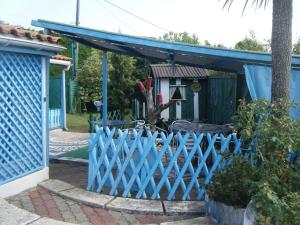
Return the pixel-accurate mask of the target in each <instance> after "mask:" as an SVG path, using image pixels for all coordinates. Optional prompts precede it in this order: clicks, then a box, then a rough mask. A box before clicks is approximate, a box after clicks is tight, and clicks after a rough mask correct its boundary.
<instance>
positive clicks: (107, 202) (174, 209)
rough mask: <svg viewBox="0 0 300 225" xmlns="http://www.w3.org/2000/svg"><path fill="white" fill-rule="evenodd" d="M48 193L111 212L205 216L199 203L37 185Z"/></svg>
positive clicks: (58, 183) (51, 183)
mask: <svg viewBox="0 0 300 225" xmlns="http://www.w3.org/2000/svg"><path fill="white" fill-rule="evenodd" d="M39 186H41V187H43V188H45V189H47V190H48V191H49V192H52V193H54V194H57V195H59V196H61V197H64V198H68V199H71V200H73V201H76V202H80V203H83V204H85V205H90V206H93V207H99V208H104V209H110V210H113V211H119V212H127V213H137V214H146V215H147V214H148V215H168V216H171V215H199V216H203V215H204V214H205V206H204V205H205V203H204V202H199V201H158V200H145V199H131V198H122V197H115V196H110V195H105V194H100V193H95V192H89V191H86V190H84V189H81V188H77V187H74V186H73V185H71V184H68V183H66V182H63V181H60V180H51V179H50V180H47V181H44V182H42V183H40V184H39Z"/></svg>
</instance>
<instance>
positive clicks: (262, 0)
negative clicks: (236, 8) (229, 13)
mask: <svg viewBox="0 0 300 225" xmlns="http://www.w3.org/2000/svg"><path fill="white" fill-rule="evenodd" d="M244 1H245V4H244V7H243V11H242V14H244V12H245V10H246V8H247V6H248V3H249V0H244ZM269 1H270V0H252V7H255V8H256V9H258V8H262V7H264V8H266V7H267V6H268V4H269ZM233 2H234V0H225V2H224V4H223V9H224V8H226V7H227V8H228V10H229V9H230V8H231V5H232V3H233Z"/></svg>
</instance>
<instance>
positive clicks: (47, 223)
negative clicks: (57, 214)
mask: <svg viewBox="0 0 300 225" xmlns="http://www.w3.org/2000/svg"><path fill="white" fill-rule="evenodd" d="M30 225H72V223H67V222H63V221H58V220H54V219H50V218H40V219H38V220H37V221H35V222H33V223H31V224H30Z"/></svg>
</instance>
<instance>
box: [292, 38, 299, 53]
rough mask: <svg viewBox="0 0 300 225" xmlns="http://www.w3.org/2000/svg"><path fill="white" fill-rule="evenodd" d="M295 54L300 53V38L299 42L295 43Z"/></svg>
mask: <svg viewBox="0 0 300 225" xmlns="http://www.w3.org/2000/svg"><path fill="white" fill-rule="evenodd" d="M293 54H295V55H300V38H299V39H298V41H297V43H296V44H294V47H293Z"/></svg>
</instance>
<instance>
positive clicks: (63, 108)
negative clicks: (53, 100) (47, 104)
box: [60, 68, 67, 130]
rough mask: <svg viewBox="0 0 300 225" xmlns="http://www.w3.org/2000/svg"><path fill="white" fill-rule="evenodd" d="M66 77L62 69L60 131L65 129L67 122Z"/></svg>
mask: <svg viewBox="0 0 300 225" xmlns="http://www.w3.org/2000/svg"><path fill="white" fill-rule="evenodd" d="M65 82H66V75H65V68H63V69H62V74H61V84H60V85H61V96H60V97H61V127H62V129H64V130H66V129H67V120H66V85H65Z"/></svg>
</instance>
